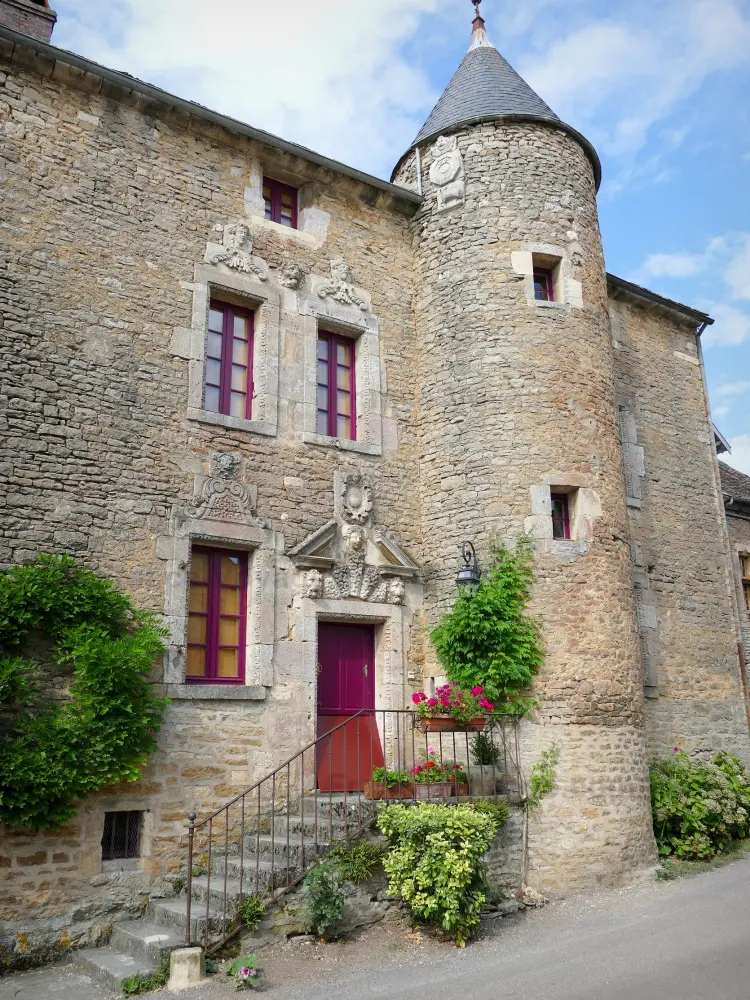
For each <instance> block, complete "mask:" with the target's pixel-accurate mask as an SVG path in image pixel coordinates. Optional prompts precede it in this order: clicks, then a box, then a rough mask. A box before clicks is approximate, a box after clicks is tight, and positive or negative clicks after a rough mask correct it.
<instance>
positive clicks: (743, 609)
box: [727, 510, 750, 664]
mask: <svg viewBox="0 0 750 1000" xmlns="http://www.w3.org/2000/svg"><path fill="white" fill-rule="evenodd" d="M727 530H728V532H729V546H730V549H731V553H732V568H733V570H734V576H735V584H736V588H737V606H738V608H739V618H740V632H741V635H742V645H743V648H744V656H745V664H750V611H748V608H747V601H746V598H745V593H744V590H743V586H742V569H741V566H740V560H739V553H740V552H742V553H745V554H747V553H750V516H744V517H735V516H734V515H733V514H731V513H730V511H729V510H727Z"/></svg>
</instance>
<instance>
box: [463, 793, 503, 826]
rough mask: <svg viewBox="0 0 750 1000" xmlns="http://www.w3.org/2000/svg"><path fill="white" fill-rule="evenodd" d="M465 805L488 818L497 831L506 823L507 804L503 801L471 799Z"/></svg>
mask: <svg viewBox="0 0 750 1000" xmlns="http://www.w3.org/2000/svg"><path fill="white" fill-rule="evenodd" d="M466 805H467V806H468V807H469V808H470V809H473V810H474V811H475V812H478V813H482V815H484V816H489V817H490V819H491V820H492V821H493V823H495V826H496V827H497V829H498V830H499V829H500V827H501V826H505V824H506V823H507V822H508V812H509V809H508V803H507V802H506V801H505V799H472V800H471V802H467V803H466Z"/></svg>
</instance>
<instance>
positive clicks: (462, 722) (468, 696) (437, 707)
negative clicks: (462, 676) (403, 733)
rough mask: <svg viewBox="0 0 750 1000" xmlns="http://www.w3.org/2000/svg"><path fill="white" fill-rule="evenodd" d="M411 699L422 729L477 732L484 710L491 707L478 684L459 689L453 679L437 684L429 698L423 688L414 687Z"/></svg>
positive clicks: (481, 723)
mask: <svg viewBox="0 0 750 1000" xmlns="http://www.w3.org/2000/svg"><path fill="white" fill-rule="evenodd" d="M411 700H412V701H413V702H414V704H415V705H416V707H417V715H418V716H419V728H420V729H421V730H422V732H423V733H455V732H464V731H466V730H475V731H476V732H481V731H482V730H483V729H484V727H485V722H486V720H485V717H484V712H491V711H493V710H494V708H495V706H494V705H493V704H492V702H490V701H488V700H487V699H486V698H485V697H484V688H483V687H482V686H481V685H479V684H478V685H477V686H476V687H473V688H472V689H471V691H462V690H461V689H460V688H459V686H458V685H457V684H456V682H455V681H449V682H448V684H444V685H443V686H442V687H439V688H437V689H436V691H435V694H434V695H433V696H432V697H431V698H430V697H428V696H427V695H426V694H425V693H424V691H415V692H414V694H413V695H412V696H411Z"/></svg>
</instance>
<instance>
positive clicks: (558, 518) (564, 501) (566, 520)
mask: <svg viewBox="0 0 750 1000" xmlns="http://www.w3.org/2000/svg"><path fill="white" fill-rule="evenodd" d="M550 500H551V501H552V537H553V538H556V539H565V538H568V539H569V538H570V504H569V502H568V494H567V493H552V494H551V496H550ZM556 503H559V504H560V507H561V511H562V513H561V514H558V515H556V514H555V504H556ZM556 527H557V528H558V532H559V530H560V529H562V534H559V533H558V534H555V528H556Z"/></svg>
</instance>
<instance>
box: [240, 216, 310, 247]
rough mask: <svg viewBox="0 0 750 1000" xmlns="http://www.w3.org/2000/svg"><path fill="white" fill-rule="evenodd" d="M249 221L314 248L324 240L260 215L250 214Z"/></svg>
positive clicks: (303, 230)
mask: <svg viewBox="0 0 750 1000" xmlns="http://www.w3.org/2000/svg"><path fill="white" fill-rule="evenodd" d="M251 221H252V223H253V227H255V226H258V227H259V228H261V229H268V230H269V231H270V232H272V233H274V234H278V235H280V236H284V238H286V239H292V240H297V241H299V242H300V243H305V244H307V246H311V247H315V249H316V250H317V249H318V248H319V247H321V246H322V245H323V242H324V240H323V239H322V238H321V237H319V236H316V235H315V234H313V233H308V232H307V231H306V230H305V229H293V228H292V227H291V226H282V225H281V223H280V222H272V221H271V219H266V218H264V217H263V216H260V215H253V216H251Z"/></svg>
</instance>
